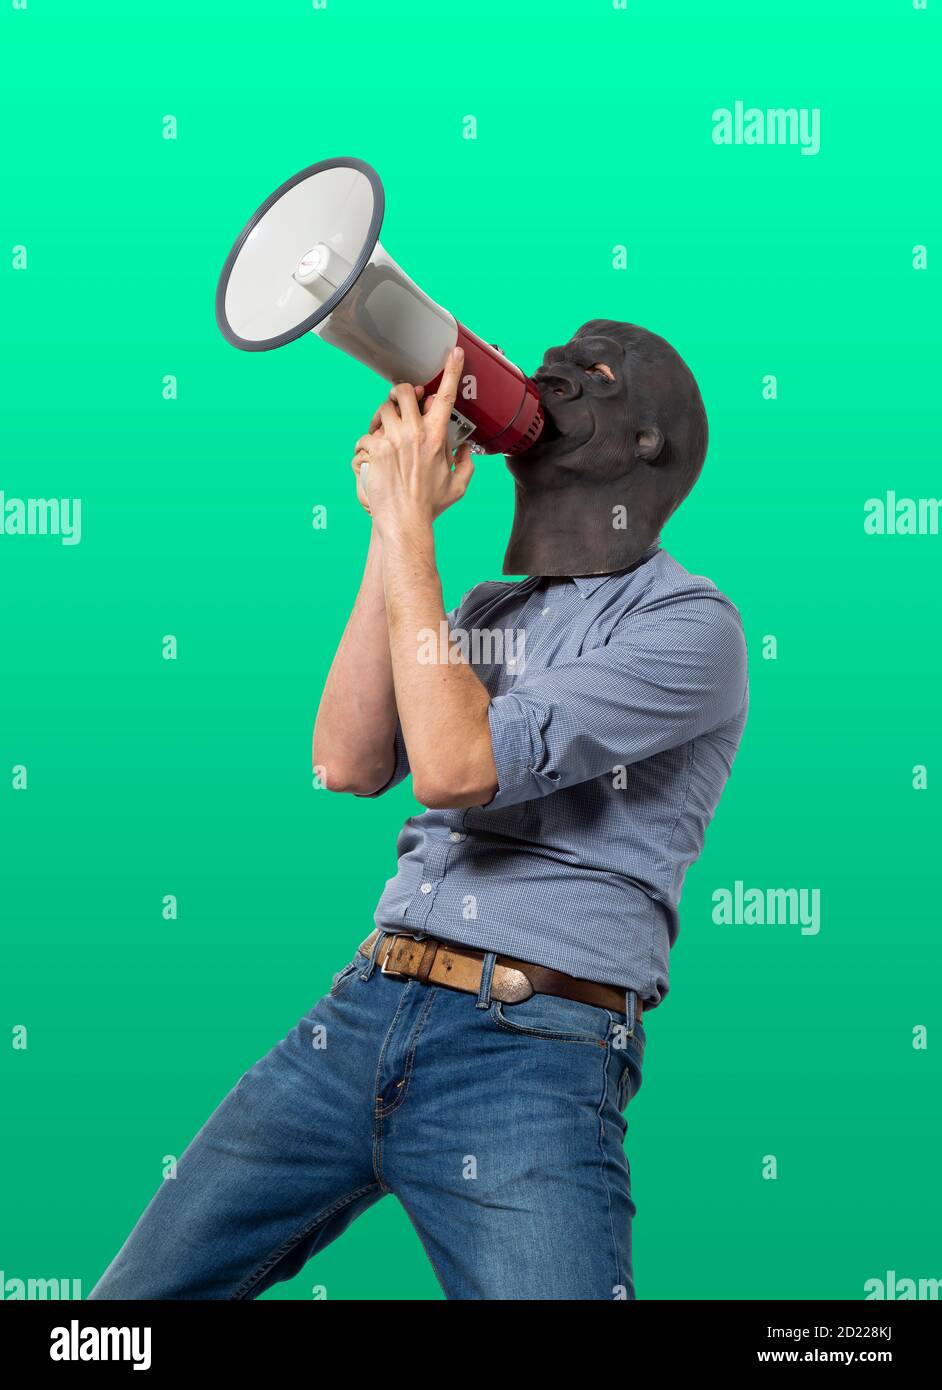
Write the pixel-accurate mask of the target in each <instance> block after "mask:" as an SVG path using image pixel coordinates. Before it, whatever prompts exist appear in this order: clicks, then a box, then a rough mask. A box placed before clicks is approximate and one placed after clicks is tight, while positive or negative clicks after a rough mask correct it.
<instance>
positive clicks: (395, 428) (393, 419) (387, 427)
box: [379, 401, 400, 442]
mask: <svg viewBox="0 0 942 1390" xmlns="http://www.w3.org/2000/svg"><path fill="white" fill-rule="evenodd" d="M379 418H380V420H381V421H382V425H383V430H384V432H385V434H386V438H387V439H391V440H393V441H394V442H395V441H396V440H397V439H398V438H399V435H400V429H399V425H400V420H399V411H398V410H397V408H396V406H395V405H394V404H393V402H392V401H383V404H382V405H381V406H380V408H379Z"/></svg>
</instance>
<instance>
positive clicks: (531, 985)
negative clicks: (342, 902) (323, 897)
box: [359, 927, 642, 1019]
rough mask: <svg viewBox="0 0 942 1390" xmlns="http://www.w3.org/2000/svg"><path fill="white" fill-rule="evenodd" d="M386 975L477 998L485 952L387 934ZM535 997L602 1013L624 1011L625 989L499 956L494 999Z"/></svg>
mask: <svg viewBox="0 0 942 1390" xmlns="http://www.w3.org/2000/svg"><path fill="white" fill-rule="evenodd" d="M381 930H383V929H382V928H380V927H377V928H376V930H375V931H374V932H371V933H370V935H369V936H368V937H367V938H366V940H365V941H363V942H361V944H360V948H359V949H360V952H361V954H362V955H364V956H371V955H372V953H373V947H374V945H375V944H376V939H377V937H378V936H379V935H380V932H381ZM376 963H377V965H379V966H380V968H381V969H382V972H383V974H384V975H398V976H402V977H403V978H405V979H410V980H419V981H420V982H421V983H422V984H424V985H446V986H447V987H448V988H449V989H460V990H463V991H464V992H465V993H467V994H478V993H479V992H480V988H481V974H482V972H483V968H484V952H483V951H475V950H473V949H472V948H471V947H470V946H457V945H455V943H454V942H452V941H439V940H438V939H437V937H434V936H427V937H425V938H424V939H423V940H421V941H416V939H415V937H413V936H409V935H399V934H397V933H396V932H388V933H386V940H385V941H384V942H383V944H382V946H381V947H380V949H379V955H378V956H377V958H376ZM531 994H556V995H559V996H560V997H561V998H563V999H575V1000H577V1001H578V1002H579V1003H580V1004H594V1005H595V1006H596V1008H599V1009H611V1010H612V1011H613V1012H615V1013H620V1014H623V1013H624V1012H625V990H623V989H619V988H618V987H617V986H616V985H602V984H598V983H596V981H595V980H579V979H577V978H576V977H575V976H574V975H564V974H563V972H562V971H561V970H549V969H548V968H547V967H546V966H545V965H531V964H530V962H529V961H525V960H514V959H513V958H512V957H511V956H498V957H497V960H496V962H495V965H494V974H493V976H492V978H491V998H492V999H499V1000H500V1002H501V1003H502V1004H519V1003H521V1002H522V1001H523V1000H524V999H529V998H530V996H531ZM641 1012H642V1005H641V1000H640V999H639V1000H638V1001H637V1005H636V1008H635V1018H636V1019H640V1017H641Z"/></svg>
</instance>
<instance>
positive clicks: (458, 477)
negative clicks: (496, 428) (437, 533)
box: [353, 348, 474, 534]
mask: <svg viewBox="0 0 942 1390" xmlns="http://www.w3.org/2000/svg"><path fill="white" fill-rule="evenodd" d="M463 362H464V353H463V352H462V350H461V349H460V348H453V349H452V351H451V353H450V354H449V356H448V361H447V362H446V364H445V370H444V372H443V374H442V380H441V384H440V386H439V388H438V391H437V392H436V393H435V395H434V396H430V397H429V399H428V400H427V401H426V402H425V403H424V407H423V409H422V411H421V412H420V410H419V399H420V398H421V394H422V388H421V387H414V386H409V385H406V384H403V385H397V386H394V387H393V389H392V391H391V392H390V398H389V400H387V401H384V403H383V404H382V405H381V406H380V408H379V410H378V411H377V413H376V415H374V417H373V422H372V425H371V430H370V432H369V433H367V434H365V435H361V436H360V438H359V439H358V440H357V442H356V452H355V454H354V458H353V469H354V472H355V473H356V475H357V497H358V498H359V499H360V502H361V504H362V505H363V506H364V507H365V508H366V510H367V511H368V512H369V513H370V514H371V515H372V517H373V521H374V524H375V525H376V527H377V529H378V530H379V531H380V533H381V534H382V533H384V532H385V531H386V530H387V529H388V528H390V527H392V528H394V529H405V530H408V529H409V528H410V527H412V526H415V525H418V526H420V527H424V526H430V525H431V523H432V522H433V521H434V520H435V518H436V517H437V516H439V515H440V514H441V513H442V512H443V511H445V510H446V508H448V507H450V506H452V505H453V503H455V502H457V501H458V500H459V498H461V497H463V496H464V494H465V491H466V490H467V486H468V483H469V482H470V481H471V475H472V473H473V472H474V464H473V463H472V461H471V447H470V445H469V444H462V445H461V447H460V448H459V449H458V451H457V453H456V454H455V456H454V458H452V455H451V452H450V450H449V448H448V422H449V419H450V418H451V411H452V407H453V406H454V403H455V398H456V396H457V394H458V383H459V381H460V379H461V367H462V363H463ZM452 465H454V466H452Z"/></svg>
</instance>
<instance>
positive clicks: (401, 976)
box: [379, 936, 408, 980]
mask: <svg viewBox="0 0 942 1390" xmlns="http://www.w3.org/2000/svg"><path fill="white" fill-rule="evenodd" d="M398 940H399V937H398V936H393V937H392V938H391V939H390V942H389V949H388V950H387V952H386V954H385V955H384V956H383V963H382V965H381V966H380V968H379V973H380V974H381V975H395V977H396V979H397V980H405V979H408V976H407V975H406V974H405V973H404V972H403V971H402V970H390V968H389V960H390V957H391V956H392V953H393V945H394V944H395V942H397V941H398Z"/></svg>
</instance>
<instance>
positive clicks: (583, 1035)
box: [490, 994, 612, 1047]
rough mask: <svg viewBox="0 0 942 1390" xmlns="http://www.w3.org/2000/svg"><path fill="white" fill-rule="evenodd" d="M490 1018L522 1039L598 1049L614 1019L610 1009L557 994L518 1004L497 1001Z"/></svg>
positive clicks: (603, 1044) (532, 996)
mask: <svg viewBox="0 0 942 1390" xmlns="http://www.w3.org/2000/svg"><path fill="white" fill-rule="evenodd" d="M490 1016H491V1019H492V1020H493V1022H494V1023H495V1024H496V1025H497V1027H498V1028H502V1029H504V1030H505V1031H506V1032H508V1033H517V1034H519V1035H520V1036H521V1037H527V1038H546V1039H548V1040H549V1041H555V1042H572V1043H594V1044H595V1046H596V1047H605V1046H606V1042H607V1039H608V1035H609V1032H610V1030H611V1026H612V1015H611V1014H610V1013H609V1012H608V1010H607V1009H601V1008H597V1007H596V1005H594V1004H583V1003H580V1001H579V1000H577V999H562V998H560V997H559V996H558V995H555V994H532V995H531V996H530V998H529V999H524V1000H522V1001H521V1002H520V1003H519V1004H505V1003H502V1002H501V1001H500V1000H495V1001H494V1002H493V1003H492V1004H491V1010H490Z"/></svg>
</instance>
